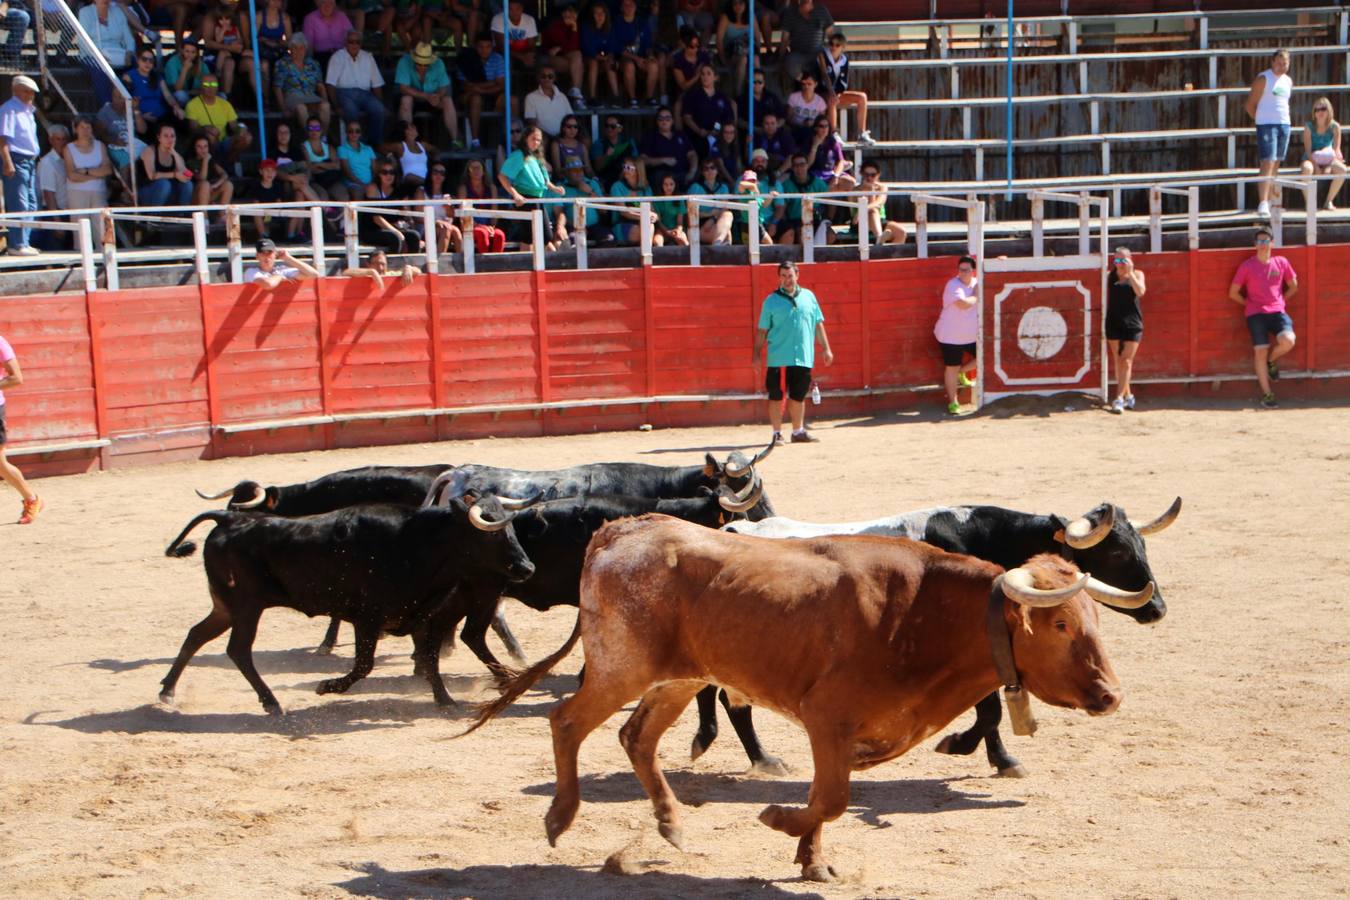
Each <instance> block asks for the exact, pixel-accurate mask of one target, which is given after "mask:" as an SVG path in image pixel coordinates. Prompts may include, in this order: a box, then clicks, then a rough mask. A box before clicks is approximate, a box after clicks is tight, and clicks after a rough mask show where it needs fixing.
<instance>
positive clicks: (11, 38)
mask: <svg viewBox="0 0 1350 900" xmlns="http://www.w3.org/2000/svg"><path fill="white" fill-rule="evenodd" d="M32 21H33V17H32V16H31V15H29V13H28V10H27V9H25V8H24V0H8V2H3V3H0V27H3V28H4V29H5V51H4V52H5V58H6V59H18V58H19V54H20V53H21V52H23V39H24V35H25V34H27V33H28V25H29V24H30V23H31V22H32Z"/></svg>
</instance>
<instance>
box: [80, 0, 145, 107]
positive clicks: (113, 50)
mask: <svg viewBox="0 0 1350 900" xmlns="http://www.w3.org/2000/svg"><path fill="white" fill-rule="evenodd" d="M77 18H78V19H79V20H80V27H81V28H83V29H84V30H85V32H86V33H87V34H88V35H89V37H90V39H91V40H93V42H94V47H95V48H96V49H97V50H98V52H99V53H100V54H101V55H102V56H103V58H104V59H105V60H106V61H107V63H108V65H109V66H112V70H113V72H114V74H116V75H117V77H119V78H120V77H121V76H122V73H123V72H125V71H126V70H127V69H128V68H129V67H130V66H131V60H132V57H133V55H134V54H135V53H136V38H135V36H133V35H132V33H131V25H130V24H129V23H128V21H127V14H126V12H125V11H124V10H123V9H122V7H121V6H119V5H117V4H116V3H113V2H112V0H94V2H92V3H90V4H88V5H87V6H83V7H81V8H80V12H79V15H78V16H77ZM84 66H85V68H86V69H87V70H88V71H89V78H90V81H91V82H92V84H93V88H94V99H95V102H96V103H97V104H98V105H99V106H102V105H103V104H105V103H107V102H108V100H109V98H110V97H111V96H112V94H113V93H114V91H113V86H112V84H110V83H109V81H108V77H107V76H106V75H104V74H103V69H102V68H101V67H100V66H98V65H96V64H94V63H92V62H86V63H85V64H84Z"/></svg>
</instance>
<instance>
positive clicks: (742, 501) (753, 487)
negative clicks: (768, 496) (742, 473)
mask: <svg viewBox="0 0 1350 900" xmlns="http://www.w3.org/2000/svg"><path fill="white" fill-rule="evenodd" d="M763 493H764V482H763V481H761V480H760V478H759V473H758V472H756V471H755V470H754V469H753V468H751V469H750V483H749V484H747V485H746V486H745V490H743V491H741V492H740V493H739V494H736V495H735V496H733V497H727V496H718V498H717V503H718V505H719V506H721V507H722V508H723V509H725V510H726V511H727V512H735V513H738V512H745V511H746V510H747V509H750V508H751V507H753V506H754V505H755V504H756V503H758V502H759V497H760V495H761V494H763Z"/></svg>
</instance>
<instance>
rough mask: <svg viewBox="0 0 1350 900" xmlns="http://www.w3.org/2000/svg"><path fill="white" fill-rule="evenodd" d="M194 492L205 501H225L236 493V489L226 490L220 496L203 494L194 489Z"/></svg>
mask: <svg viewBox="0 0 1350 900" xmlns="http://www.w3.org/2000/svg"><path fill="white" fill-rule="evenodd" d="M192 491H193V493H195V494H196V495H197V496H198V497H201V498H202V499H203V500H224V499H225V498H226V497H228V496H230V495H231V494H233V493H234V488H226V489H225V490H223V491H221V492H220V493H219V494H203V493H202V492H201V491H199V490H197V489H196V488H193V489H192Z"/></svg>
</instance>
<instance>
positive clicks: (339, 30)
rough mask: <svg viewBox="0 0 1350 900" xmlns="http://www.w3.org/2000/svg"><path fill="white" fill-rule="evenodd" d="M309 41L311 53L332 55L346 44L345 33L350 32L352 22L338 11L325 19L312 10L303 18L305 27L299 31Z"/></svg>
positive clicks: (319, 13) (343, 13)
mask: <svg viewBox="0 0 1350 900" xmlns="http://www.w3.org/2000/svg"><path fill="white" fill-rule="evenodd" d="M301 30H302V31H304V33H305V38H306V39H307V40H308V41H309V49H310V52H311V53H332V52H333V51H335V50H340V49H342V47H343V46H344V45H345V44H346V43H347V32H349V31H351V30H352V20H351V19H349V18H347V14H346V13H345V12H343V11H342V10H340V9H335V10H333V15H331V16H330V17H328V18H327V19H325V18H324V17H323V13H322V12H320V11H319V10H317V9H316V10H314V11H313V12H311V13H310V14H309V15H307V16H305V25H304V27H303V28H302V29H301Z"/></svg>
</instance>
